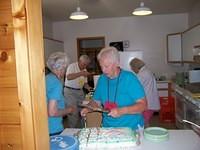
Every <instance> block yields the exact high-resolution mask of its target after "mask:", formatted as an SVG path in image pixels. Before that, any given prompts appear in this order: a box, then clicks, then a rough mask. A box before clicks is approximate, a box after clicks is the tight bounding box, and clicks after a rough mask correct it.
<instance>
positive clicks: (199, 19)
mask: <svg viewBox="0 0 200 150" xmlns="http://www.w3.org/2000/svg"><path fill="white" fill-rule="evenodd" d="M198 23H200V1H199V2H197V3H196V4H195V5H194V7H193V9H192V11H191V12H190V13H189V26H190V27H191V26H193V25H196V24H198Z"/></svg>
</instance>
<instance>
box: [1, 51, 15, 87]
mask: <svg viewBox="0 0 200 150" xmlns="http://www.w3.org/2000/svg"><path fill="white" fill-rule="evenodd" d="M2 53H6V55H7V58H6V60H2V59H1V60H0V87H17V77H16V63H15V51H14V49H0V56H1V55H2Z"/></svg>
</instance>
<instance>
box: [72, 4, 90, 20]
mask: <svg viewBox="0 0 200 150" xmlns="http://www.w3.org/2000/svg"><path fill="white" fill-rule="evenodd" d="M69 18H70V19H72V20H84V19H87V18H88V15H87V14H86V13H85V12H82V11H81V8H80V7H79V0H78V6H77V8H76V11H75V12H73V13H71V15H70V17H69Z"/></svg>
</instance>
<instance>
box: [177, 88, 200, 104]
mask: <svg viewBox="0 0 200 150" xmlns="http://www.w3.org/2000/svg"><path fill="white" fill-rule="evenodd" d="M175 92H177V93H178V94H180V95H182V96H184V97H185V99H186V100H188V101H189V102H191V103H192V104H194V105H196V106H197V107H199V108H200V98H198V97H195V96H194V95H195V94H197V93H195V94H194V93H192V92H190V91H189V90H188V89H186V88H183V87H180V86H178V85H175Z"/></svg>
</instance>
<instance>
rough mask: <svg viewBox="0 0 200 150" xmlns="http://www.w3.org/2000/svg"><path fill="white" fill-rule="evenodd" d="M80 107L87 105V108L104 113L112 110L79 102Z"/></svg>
mask: <svg viewBox="0 0 200 150" xmlns="http://www.w3.org/2000/svg"><path fill="white" fill-rule="evenodd" d="M79 106H80V107H85V108H88V109H91V110H93V111H98V112H102V113H109V112H110V111H109V110H105V109H103V108H99V107H92V106H90V105H86V104H79Z"/></svg>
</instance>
